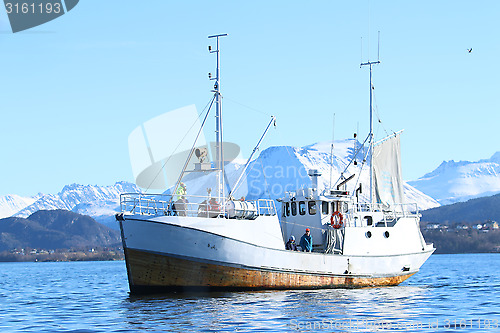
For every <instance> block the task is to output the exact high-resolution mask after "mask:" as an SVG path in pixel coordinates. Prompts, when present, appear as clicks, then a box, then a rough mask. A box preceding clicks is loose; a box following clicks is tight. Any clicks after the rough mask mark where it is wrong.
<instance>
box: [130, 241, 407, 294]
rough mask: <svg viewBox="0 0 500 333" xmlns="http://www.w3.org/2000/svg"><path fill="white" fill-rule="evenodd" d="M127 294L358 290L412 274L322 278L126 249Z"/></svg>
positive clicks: (393, 281)
mask: <svg viewBox="0 0 500 333" xmlns="http://www.w3.org/2000/svg"><path fill="white" fill-rule="evenodd" d="M125 253H126V259H127V271H128V275H129V285H130V292H131V293H133V294H144V293H154V292H165V291H178V290H260V289H319V288H360V287H374V286H394V285H398V284H400V283H401V282H403V281H404V280H406V279H407V278H409V277H410V276H412V275H413V274H415V273H414V272H412V273H409V274H406V275H398V276H390V277H363V276H356V275H321V274H307V273H295V272H283V271H274V270H269V269H253V268H238V267H231V266H223V265H214V264H209V263H202V262H196V261H192V260H186V259H180V258H175V257H169V256H164V255H158V254H153V253H148V252H142V251H137V250H132V249H126V250H125Z"/></svg>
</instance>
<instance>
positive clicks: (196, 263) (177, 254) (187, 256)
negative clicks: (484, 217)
mask: <svg viewBox="0 0 500 333" xmlns="http://www.w3.org/2000/svg"><path fill="white" fill-rule="evenodd" d="M272 218H274V219H275V217H268V216H259V217H258V218H257V219H256V220H227V219H216V218H213V219H210V218H194V219H193V218H192V217H191V218H190V217H171V216H160V217H159V216H154V217H153V216H152V217H147V216H144V215H125V216H124V217H123V219H122V220H120V228H121V232H122V240H123V247H124V251H125V257H126V262H127V272H128V277H129V284H130V291H131V292H132V293H147V292H159V291H168V290H185V289H198V290H205V289H212V290H226V289H232V290H234V289H305V288H344V287H367V286H386V285H397V284H399V283H401V282H402V281H404V280H406V279H407V278H408V277H410V276H412V275H413V274H415V273H416V272H417V271H418V270H419V268H420V267H421V265H422V264H423V263H424V262H425V261H426V260H427V258H428V257H429V256H430V255H431V254H432V252H433V251H434V249H433V248H432V247H429V248H426V249H425V250H422V251H420V252H415V253H406V254H393V255H339V254H324V253H314V252H313V253H306V252H295V251H287V250H285V249H284V245H283V243H282V240H280V241H279V242H278V241H277V240H273V238H278V237H276V232H275V231H274V230H272V229H273V227H272V225H273V224H272V223H270V220H269V219H272ZM264 225H266V226H267V228H265V227H263V226H264ZM260 226H262V228H261V227H260ZM269 226H271V230H269ZM276 227H277V228H279V225H278V226H276ZM232 230H233V231H234V232H232ZM242 231H243V232H242ZM237 235H242V236H237ZM278 235H280V234H278ZM279 238H281V237H279ZM263 244H266V245H267V246H264V245H263Z"/></svg>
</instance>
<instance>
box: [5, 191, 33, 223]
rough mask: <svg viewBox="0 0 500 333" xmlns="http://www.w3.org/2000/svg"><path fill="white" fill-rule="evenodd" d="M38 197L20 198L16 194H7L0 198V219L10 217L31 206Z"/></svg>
mask: <svg viewBox="0 0 500 333" xmlns="http://www.w3.org/2000/svg"><path fill="white" fill-rule="evenodd" d="M39 197H40V195H37V196H34V197H21V196H19V195H17V194H8V195H5V196H3V197H0V219H3V218H4V217H9V216H12V215H13V214H15V213H17V212H18V211H20V210H22V209H24V208H26V207H28V206H29V205H31V204H33V203H34V202H35V201H36V200H38V198H39Z"/></svg>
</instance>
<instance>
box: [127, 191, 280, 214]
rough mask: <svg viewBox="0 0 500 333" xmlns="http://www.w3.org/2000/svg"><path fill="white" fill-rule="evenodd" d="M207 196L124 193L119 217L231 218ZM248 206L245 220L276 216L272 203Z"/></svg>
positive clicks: (252, 203) (259, 201)
mask: <svg viewBox="0 0 500 333" xmlns="http://www.w3.org/2000/svg"><path fill="white" fill-rule="evenodd" d="M227 202H228V201H223V200H222V204H221V201H220V200H217V199H216V198H211V197H207V196H196V195H185V196H183V199H181V198H179V197H178V196H177V195H174V196H171V195H164V194H141V193H124V194H121V195H120V209H121V212H122V213H123V214H140V215H167V216H190V217H231V216H228V212H227V207H226V203H227ZM247 202H248V203H250V204H251V207H253V208H254V210H252V212H251V213H252V214H246V216H252V217H257V216H262V215H266V216H270V215H276V207H275V205H274V201H273V200H268V199H258V200H252V201H247Z"/></svg>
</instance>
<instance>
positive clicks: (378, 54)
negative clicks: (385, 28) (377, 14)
mask: <svg viewBox="0 0 500 333" xmlns="http://www.w3.org/2000/svg"><path fill="white" fill-rule="evenodd" d="M377 60H378V61H380V30H379V31H378V46H377Z"/></svg>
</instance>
